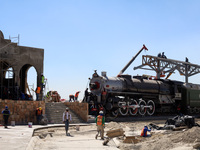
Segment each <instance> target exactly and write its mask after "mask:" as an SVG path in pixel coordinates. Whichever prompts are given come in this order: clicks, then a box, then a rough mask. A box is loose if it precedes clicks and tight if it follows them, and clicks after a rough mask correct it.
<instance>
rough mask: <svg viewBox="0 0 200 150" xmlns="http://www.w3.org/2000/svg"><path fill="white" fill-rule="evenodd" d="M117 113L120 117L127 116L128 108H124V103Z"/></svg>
mask: <svg viewBox="0 0 200 150" xmlns="http://www.w3.org/2000/svg"><path fill="white" fill-rule="evenodd" d="M119 113H120V114H121V115H122V116H126V115H127V114H128V108H127V107H126V103H125V102H123V103H122V105H121V107H119Z"/></svg>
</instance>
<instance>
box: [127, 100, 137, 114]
mask: <svg viewBox="0 0 200 150" xmlns="http://www.w3.org/2000/svg"><path fill="white" fill-rule="evenodd" d="M130 105H138V103H137V101H136V100H133V101H131V102H130ZM137 112H138V108H134V107H133V108H129V113H130V114H131V115H132V116H134V115H136V114H137Z"/></svg>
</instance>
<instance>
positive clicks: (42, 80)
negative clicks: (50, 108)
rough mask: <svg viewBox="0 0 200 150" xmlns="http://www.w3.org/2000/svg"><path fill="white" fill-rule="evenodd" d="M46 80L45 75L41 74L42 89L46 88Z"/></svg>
mask: <svg viewBox="0 0 200 150" xmlns="http://www.w3.org/2000/svg"><path fill="white" fill-rule="evenodd" d="M44 79H45V78H44V75H43V74H41V86H42V88H45V84H44Z"/></svg>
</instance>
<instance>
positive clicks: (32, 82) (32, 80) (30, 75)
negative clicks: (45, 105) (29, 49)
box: [26, 66, 37, 100]
mask: <svg viewBox="0 0 200 150" xmlns="http://www.w3.org/2000/svg"><path fill="white" fill-rule="evenodd" d="M27 84H28V87H29V88H28V89H27V90H26V92H27V93H28V94H30V95H32V96H33V97H32V98H33V100H35V99H36V96H35V89H36V87H37V71H36V69H35V68H34V67H33V66H32V67H30V68H29V69H28V72H27Z"/></svg>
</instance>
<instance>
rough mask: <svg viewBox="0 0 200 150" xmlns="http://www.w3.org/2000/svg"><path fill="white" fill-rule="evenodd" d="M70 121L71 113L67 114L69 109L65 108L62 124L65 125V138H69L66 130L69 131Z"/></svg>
mask: <svg viewBox="0 0 200 150" xmlns="http://www.w3.org/2000/svg"><path fill="white" fill-rule="evenodd" d="M71 120H72V117H71V113H69V109H68V108H66V110H65V112H63V123H65V131H66V136H70V134H69V133H68V130H69V122H71Z"/></svg>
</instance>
